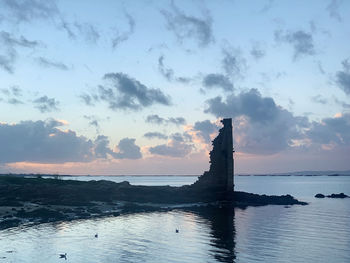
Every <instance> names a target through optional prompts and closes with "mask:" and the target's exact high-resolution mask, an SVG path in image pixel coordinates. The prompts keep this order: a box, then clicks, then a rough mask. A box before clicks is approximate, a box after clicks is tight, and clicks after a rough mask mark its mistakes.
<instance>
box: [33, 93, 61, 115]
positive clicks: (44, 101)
mask: <svg viewBox="0 0 350 263" xmlns="http://www.w3.org/2000/svg"><path fill="white" fill-rule="evenodd" d="M33 104H34V107H35V108H37V109H38V110H39V111H40V112H41V113H45V112H52V111H58V110H59V108H58V106H59V102H58V101H57V100H56V99H55V98H49V97H47V96H46V95H45V96H42V97H39V98H37V99H35V100H34V101H33Z"/></svg>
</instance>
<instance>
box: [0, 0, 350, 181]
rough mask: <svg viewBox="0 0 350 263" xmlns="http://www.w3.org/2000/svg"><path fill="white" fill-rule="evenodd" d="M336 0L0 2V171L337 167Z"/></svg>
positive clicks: (344, 124)
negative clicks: (225, 160)
mask: <svg viewBox="0 0 350 263" xmlns="http://www.w3.org/2000/svg"><path fill="white" fill-rule="evenodd" d="M349 14H350V1H345V0H344V1H341V0H339V1H338V0H327V1H322V0H315V1H301V0H300V1H260V0H259V1H258V0H256V1H253V0H252V1H238V0H236V1H232V0H220V1H219V0H218V1H209V0H208V1H204V0H198V1H188V0H184V1H165V0H164V1H151V0H143V1H141V0H140V1H112V0H106V1H93V0H91V1H87V0H80V1H68V0H66V1H65V0H61V1H53V0H52V1H51V0H42V1H40V0H0V78H1V84H0V173H8V172H12V173H22V172H25V173H32V172H34V173H60V174H106V175H112V174H115V175H119V174H201V173H202V172H203V171H204V170H207V169H208V167H209V163H208V161H209V156H208V153H209V151H210V149H211V140H212V139H213V138H214V137H215V136H216V134H217V132H218V129H219V128H220V127H221V125H220V119H221V118H222V117H230V118H233V128H234V146H235V150H236V153H235V172H236V173H271V172H272V173H278V172H288V171H301V170H350V44H349V43H350V16H349Z"/></svg>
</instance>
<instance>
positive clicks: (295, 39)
mask: <svg viewBox="0 0 350 263" xmlns="http://www.w3.org/2000/svg"><path fill="white" fill-rule="evenodd" d="M275 40H276V41H277V42H284V43H288V44H290V45H292V46H293V48H294V60H295V59H297V58H300V57H303V56H312V55H314V54H315V46H314V40H313V36H312V34H310V33H307V32H305V31H302V30H298V31H295V32H291V31H287V32H282V31H281V30H278V31H275Z"/></svg>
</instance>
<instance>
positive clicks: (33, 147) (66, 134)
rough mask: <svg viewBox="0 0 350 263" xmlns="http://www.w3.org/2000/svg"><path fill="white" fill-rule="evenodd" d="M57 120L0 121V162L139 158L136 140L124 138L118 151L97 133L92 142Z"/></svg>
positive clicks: (58, 161)
mask: <svg viewBox="0 0 350 263" xmlns="http://www.w3.org/2000/svg"><path fill="white" fill-rule="evenodd" d="M63 125H64V124H63V123H62V122H60V121H57V120H53V119H51V120H47V121H36V122H34V121H22V122H20V123H18V124H4V123H0V145H1V147H0V163H13V162H37V163H65V162H90V161H93V160H95V159H97V158H105V159H107V158H114V159H138V158H141V157H142V155H141V152H140V147H138V146H137V145H136V144H135V139H129V138H124V139H122V140H120V142H119V144H118V149H119V151H118V152H115V151H112V150H111V149H110V148H109V140H108V138H107V137H106V136H104V135H99V136H98V137H97V138H96V140H95V141H91V140H89V139H87V138H85V137H83V136H77V134H76V133H75V132H74V131H71V130H66V131H62V130H60V129H59V127H60V126H63Z"/></svg>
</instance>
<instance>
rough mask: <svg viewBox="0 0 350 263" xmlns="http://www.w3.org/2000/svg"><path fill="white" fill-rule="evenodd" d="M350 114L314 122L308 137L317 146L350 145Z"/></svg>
mask: <svg viewBox="0 0 350 263" xmlns="http://www.w3.org/2000/svg"><path fill="white" fill-rule="evenodd" d="M349 131H350V114H349V113H345V114H342V115H341V116H339V117H334V118H324V119H322V121H321V122H312V125H311V127H310V129H309V130H308V131H307V133H306V134H307V136H308V138H309V139H311V141H312V142H313V143H316V144H333V145H347V146H349V145H350V133H349Z"/></svg>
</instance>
